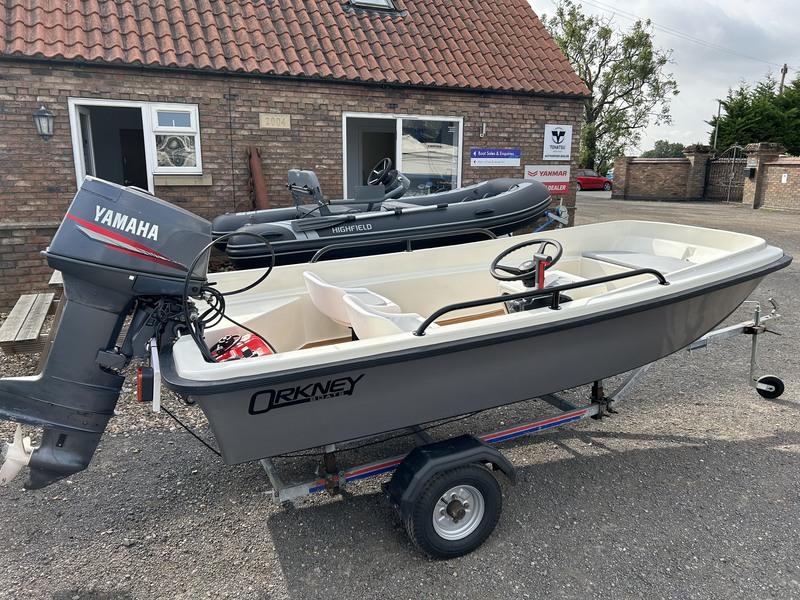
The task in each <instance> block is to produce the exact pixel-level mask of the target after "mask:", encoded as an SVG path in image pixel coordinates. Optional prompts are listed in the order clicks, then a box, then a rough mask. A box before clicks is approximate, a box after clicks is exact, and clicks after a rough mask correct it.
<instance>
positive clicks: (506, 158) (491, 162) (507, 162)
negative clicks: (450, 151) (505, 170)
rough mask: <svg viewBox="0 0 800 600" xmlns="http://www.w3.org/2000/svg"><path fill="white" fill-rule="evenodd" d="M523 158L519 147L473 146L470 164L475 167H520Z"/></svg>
mask: <svg viewBox="0 0 800 600" xmlns="http://www.w3.org/2000/svg"><path fill="white" fill-rule="evenodd" d="M521 159H522V150H520V149H519V148H472V149H471V150H470V165H471V166H473V167H518V166H520V161H521Z"/></svg>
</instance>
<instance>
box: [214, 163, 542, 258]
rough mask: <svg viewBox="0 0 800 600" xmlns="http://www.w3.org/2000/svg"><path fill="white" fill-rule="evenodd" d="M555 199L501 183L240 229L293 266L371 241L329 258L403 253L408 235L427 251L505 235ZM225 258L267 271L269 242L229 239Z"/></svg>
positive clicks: (521, 183)
mask: <svg viewBox="0 0 800 600" xmlns="http://www.w3.org/2000/svg"><path fill="white" fill-rule="evenodd" d="M476 190H477V191H476ZM479 193H480V195H477V194H479ZM550 201H551V198H550V195H549V193H548V191H547V189H546V188H545V187H544V186H543V185H541V184H540V183H538V182H536V181H525V180H515V179H497V180H492V181H487V182H484V183H482V184H478V185H477V186H473V187H472V188H463V189H461V190H453V191H451V192H443V193H441V194H433V195H431V196H420V197H411V198H404V199H403V201H402V202H400V201H387V202H384V203H383V204H382V205H381V206H380V207H379V208H378V209H376V210H371V211H363V212H343V213H340V214H332V215H328V216H313V215H309V216H306V217H304V218H300V219H293V220H286V221H279V222H270V223H253V224H247V225H244V226H243V227H242V229H240V231H249V232H252V233H257V234H260V235H263V236H265V237H266V238H267V239H268V240H269V241H270V242H271V243H272V245H273V248H274V250H275V254H276V257H277V261H278V264H295V263H301V262H307V261H309V260H310V259H311V258H312V256H313V255H314V254H315V253H316V252H317V251H318V250H320V249H322V248H324V247H326V246H329V245H331V244H349V243H352V242H367V241H370V242H372V243H370V244H368V245H360V246H358V247H351V248H349V249H347V250H344V249H342V250H336V251H333V252H331V253H330V254H328V255H326V259H332V258H345V257H349V256H363V255H370V254H384V253H387V252H397V251H401V250H403V249H404V248H405V247H406V242H405V241H404V240H403V239H402V238H404V237H409V236H414V237H416V238H424V237H427V238H428V239H418V241H415V242H414V247H415V248H425V247H435V246H445V245H451V244H458V243H462V242H470V241H476V240H479V239H485V235H484V234H480V233H476V231H475V230H476V229H484V230H488V231H490V232H491V233H493V234H494V235H505V234H508V233H512V232H514V231H517V230H519V229H520V228H522V227H525V226H526V225H529V224H531V223H533V222H535V221H536V220H537V219H539V217H541V216H542V215H543V214H544V212H545V211H546V210H547V207H548V206H549V205H550ZM280 210H283V209H280ZM292 210H294V209H292ZM398 238H399V239H398ZM226 253H227V254H228V257H229V258H230V259H231V262H232V263H233V264H234V266H235V267H236V268H237V269H248V268H257V267H263V266H266V265H268V264H269V261H270V255H269V253H268V252H267V251H266V250H265V248H264V245H263V244H259V243H258V242H257V241H256V240H254V239H253V238H252V236H247V237H245V236H239V237H237V236H234V237H232V238H230V239H229V240H228V244H227V247H226Z"/></svg>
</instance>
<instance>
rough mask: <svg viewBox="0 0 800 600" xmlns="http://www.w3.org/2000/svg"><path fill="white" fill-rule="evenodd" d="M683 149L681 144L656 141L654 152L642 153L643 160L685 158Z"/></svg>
mask: <svg viewBox="0 0 800 600" xmlns="http://www.w3.org/2000/svg"><path fill="white" fill-rule="evenodd" d="M683 148H684V145H683V144H681V143H680V142H670V141H668V140H656V143H655V144H654V145H653V149H652V150H647V151H646V152H642V158H683Z"/></svg>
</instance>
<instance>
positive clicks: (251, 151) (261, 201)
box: [247, 146, 270, 210]
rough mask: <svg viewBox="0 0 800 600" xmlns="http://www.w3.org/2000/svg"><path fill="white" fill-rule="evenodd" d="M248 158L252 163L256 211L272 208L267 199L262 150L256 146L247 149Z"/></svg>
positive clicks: (252, 184) (251, 184) (253, 196)
mask: <svg viewBox="0 0 800 600" xmlns="http://www.w3.org/2000/svg"><path fill="white" fill-rule="evenodd" d="M247 157H248V161H249V163H250V192H251V198H252V201H253V208H254V209H255V210H264V209H267V208H270V204H269V199H268V198H267V184H266V183H265V182H264V172H263V170H262V169H261V150H259V149H258V148H257V147H256V146H249V147H248V148H247Z"/></svg>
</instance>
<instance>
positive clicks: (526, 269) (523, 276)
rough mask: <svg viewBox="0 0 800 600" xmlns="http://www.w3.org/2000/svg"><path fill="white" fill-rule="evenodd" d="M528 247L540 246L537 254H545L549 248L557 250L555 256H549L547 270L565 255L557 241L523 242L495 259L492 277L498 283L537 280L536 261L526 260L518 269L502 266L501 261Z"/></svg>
mask: <svg viewBox="0 0 800 600" xmlns="http://www.w3.org/2000/svg"><path fill="white" fill-rule="evenodd" d="M528 246H539V249H538V251H537V252H536V254H544V250H545V249H546V248H548V247H549V246H552V247H553V248H555V250H556V253H555V255H554V256H549V255H548V256H547V262H548V263H549V264H548V265H547V266H546V267H545V269H549V268H550V267H552V266H553V265H554V264H556V263H557V262H558V261H559V260H560V259H561V256H562V255H563V254H564V248H563V246H562V245H561V244H560V243H559V242H557V241H555V240H550V239H543V240H528V241H527V242H522V243H521V244H516V245H515V246H511V248H509V249H508V250H505V251H504V252H502V253H501V254H499V255H498V256H497V258H495V259H494V260H493V261H492V266H491V267H490V268H489V272H490V273H491V274H492V277H494V278H495V279H497V280H498V281H525V280H530V279H535V278H536V261H535V260H526V261H525V262H524V263H522V264H521V265H519V266H518V267H509V266H507V265H501V264H500V261H501V260H503V259H504V258H505V257H506V256H508V255H509V254H511V253H513V252H516V251H517V250H520V249H522V248H527V247H528ZM498 271H504V272H505V273H508V275H503V274H502V273H499V272H498Z"/></svg>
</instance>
